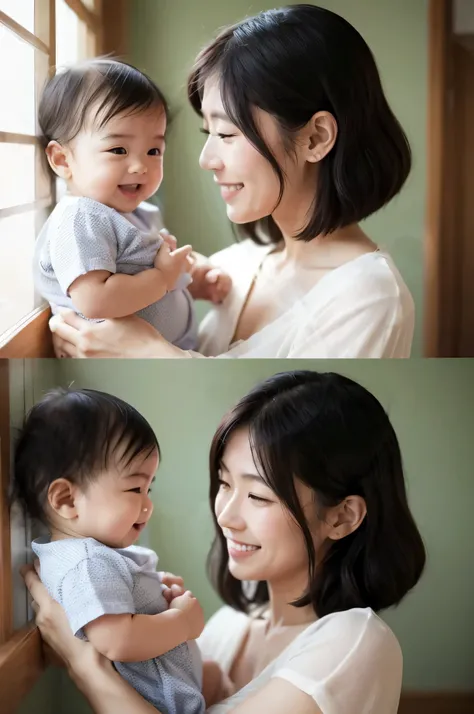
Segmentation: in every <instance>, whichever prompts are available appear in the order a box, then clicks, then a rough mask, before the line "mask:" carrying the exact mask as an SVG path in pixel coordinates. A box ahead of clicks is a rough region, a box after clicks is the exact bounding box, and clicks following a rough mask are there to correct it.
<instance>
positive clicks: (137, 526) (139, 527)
mask: <svg viewBox="0 0 474 714" xmlns="http://www.w3.org/2000/svg"><path fill="white" fill-rule="evenodd" d="M145 526H146V523H134V524H133V527H134V529H135V530H136V531H138V532H139V533H140V531H142V530H143V529H144V528H145Z"/></svg>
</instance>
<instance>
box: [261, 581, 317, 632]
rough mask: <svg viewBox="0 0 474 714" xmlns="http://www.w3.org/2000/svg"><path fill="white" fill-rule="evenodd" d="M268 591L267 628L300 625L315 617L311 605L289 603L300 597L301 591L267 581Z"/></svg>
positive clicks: (313, 619) (309, 621) (308, 622)
mask: <svg viewBox="0 0 474 714" xmlns="http://www.w3.org/2000/svg"><path fill="white" fill-rule="evenodd" d="M268 592H269V604H268V614H269V618H268V620H269V624H268V629H269V630H274V629H281V628H285V627H298V626H299V627H301V626H303V625H309V624H311V623H312V622H314V621H315V620H316V619H317V617H316V614H315V612H314V609H313V607H312V605H305V606H304V607H295V606H294V605H291V604H290V603H292V602H294V601H295V600H298V599H299V597H301V594H302V593H301V592H300V593H298V592H295V588H294V586H293V587H285V586H281V585H271V584H270V583H268Z"/></svg>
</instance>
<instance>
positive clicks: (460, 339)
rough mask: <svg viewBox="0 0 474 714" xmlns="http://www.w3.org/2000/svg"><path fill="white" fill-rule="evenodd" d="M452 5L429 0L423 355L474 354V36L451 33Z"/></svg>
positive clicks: (452, 20) (454, 355) (441, 0)
mask: <svg viewBox="0 0 474 714" xmlns="http://www.w3.org/2000/svg"><path fill="white" fill-rule="evenodd" d="M454 8H455V6H454V0H429V8H428V54H429V62H428V106H427V114H428V118H427V201H426V235H425V291H424V297H425V320H424V355H425V356H426V357H466V356H469V357H473V356H474V355H472V354H470V352H469V350H471V349H472V348H471V347H468V348H467V351H468V352H469V354H466V344H468V345H472V339H471V338H470V336H467V335H466V334H465V330H466V325H467V322H466V314H467V313H466V312H465V310H466V305H467V302H466V301H468V300H469V299H470V298H469V295H470V294H472V291H470V292H467V290H466V288H467V285H466V280H469V276H467V271H466V266H465V265H464V261H465V260H469V261H471V260H472V251H468V250H467V246H468V243H467V241H468V240H469V239H470V231H471V223H472V215H473V211H472V205H471V204H470V203H469V201H470V198H469V197H468V196H467V184H466V183H465V181H466V176H469V177H470V176H471V171H472V164H471V163H469V164H468V161H467V156H466V153H465V152H466V147H465V143H466V141H467V140H469V143H470V142H471V138H470V136H468V135H466V131H467V126H470V125H471V123H472V122H471V115H472V102H471V104H470V105H469V103H467V101H466V81H467V80H466V78H465V72H466V67H467V64H466V60H467V59H469V53H472V52H473V49H474V34H464V35H462V34H455V32H454V28H453V24H454ZM470 185H471V184H470V183H469V186H470ZM469 190H471V189H469ZM468 253H469V255H468ZM469 329H471V328H469ZM467 337H469V339H468V340H466V338H467Z"/></svg>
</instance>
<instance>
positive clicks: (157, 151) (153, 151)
mask: <svg viewBox="0 0 474 714" xmlns="http://www.w3.org/2000/svg"><path fill="white" fill-rule="evenodd" d="M148 156H161V149H158V147H155V148H154V149H150V151H149V152H148Z"/></svg>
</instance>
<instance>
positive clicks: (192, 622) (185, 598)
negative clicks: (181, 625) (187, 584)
mask: <svg viewBox="0 0 474 714" xmlns="http://www.w3.org/2000/svg"><path fill="white" fill-rule="evenodd" d="M171 608H173V609H175V610H180V611H181V612H182V613H183V615H184V616H185V617H186V621H187V629H188V636H187V639H188V640H195V639H196V638H197V637H199V635H200V634H201V632H202V631H203V629H204V613H203V611H202V607H201V605H200V604H199V601H198V600H197V599H196V598H195V597H194V596H193V594H192V593H191V592H190V591H189V590H186V592H185V593H184V594H183V595H179V596H178V597H175V598H174V600H172V602H171V603H170V609H171Z"/></svg>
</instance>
